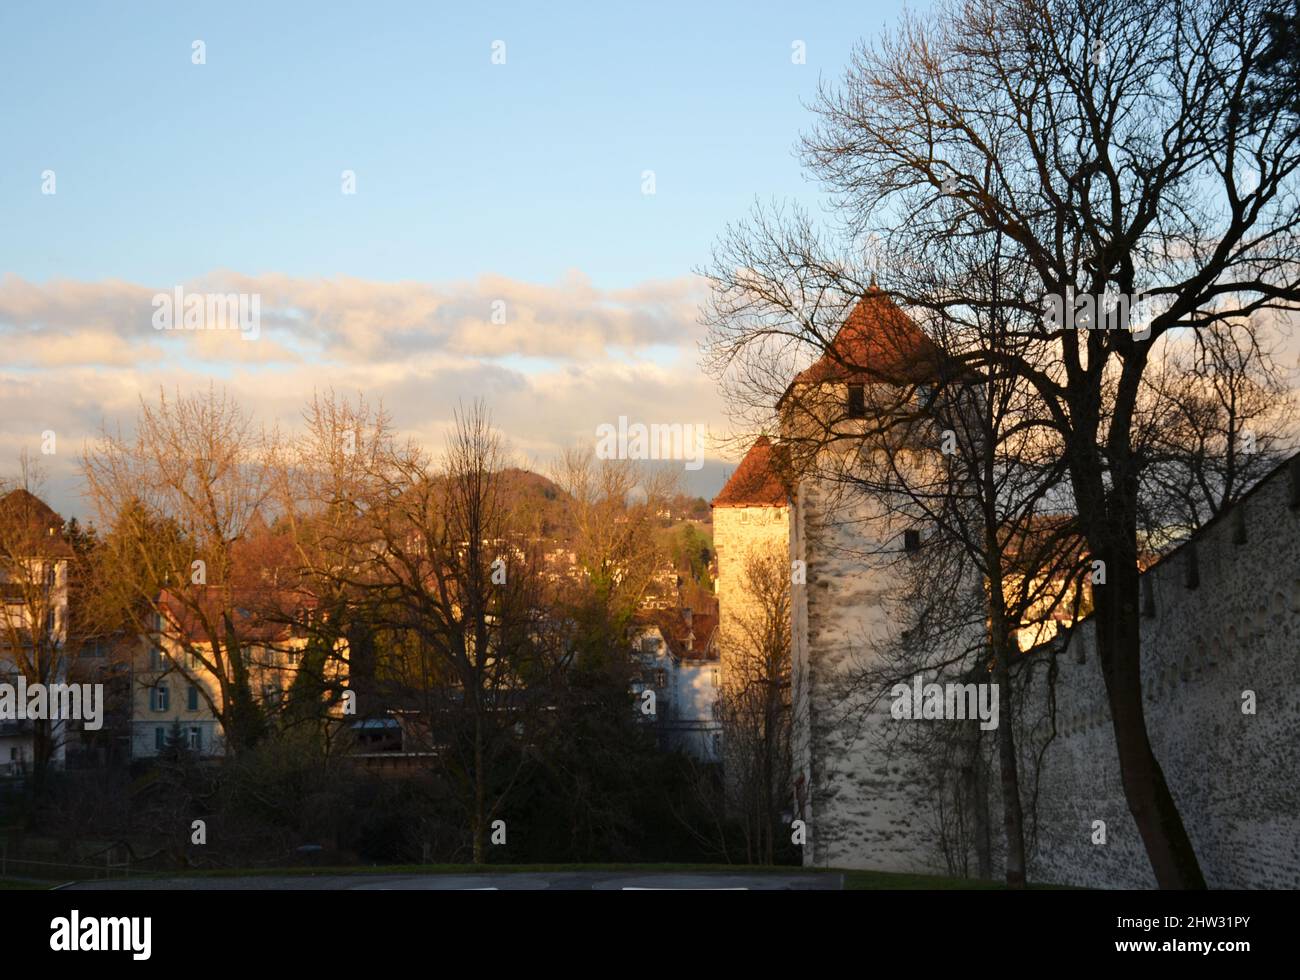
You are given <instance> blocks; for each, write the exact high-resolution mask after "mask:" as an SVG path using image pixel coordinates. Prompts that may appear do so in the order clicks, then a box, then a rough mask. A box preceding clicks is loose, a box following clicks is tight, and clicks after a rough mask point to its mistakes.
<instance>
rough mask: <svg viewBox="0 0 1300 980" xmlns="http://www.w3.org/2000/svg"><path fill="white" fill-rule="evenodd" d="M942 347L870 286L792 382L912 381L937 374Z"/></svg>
mask: <svg viewBox="0 0 1300 980" xmlns="http://www.w3.org/2000/svg"><path fill="white" fill-rule="evenodd" d="M942 363H943V352H942V351H940V350H939V348H938V347H937V346H935V343H934V341H932V340H931V339H930V338H929V337H927V336H926V335H925V333H924V331H922V330H921V328H920V327H918V326H917V325H916V324H915V323H914V322H913V321H912V318H911V317H909V316H908V315H907V314H906V313H904V312H903V311H902V310H901V309H899V308H898V305H897V304H896V303H895V302H894V301H893V300H892V299H890V298H889V297H888V296H886V295H885V294H884V293H883V292H881V291H880V289H879V288H878V287H875V286H872V287H871V288H870V289H868V290H867V294H866V295H865V296H863V297H862V299H860V300H858V303H857V305H856V306H854V307H853V310H852V312H850V313H849V315H848V317H847V318H846V319H845V321H844V323H843V325H842V326H841V327H840V329H839V330H838V331H837V332H836V334H835V337H834V338H833V339H832V340H831V342H830V344H828V345H827V349H826V351H825V353H823V354H822V356H821V357H819V358H818V359H817V360H816V361H815V362H814V363H813V364H812V365H811V366H810V367H808V368H807V369H806V370H804V371H801V372H799V374H797V375H795V379H794V381H793V382H791V384H790V387H789V388H787V389H786V392H785V395H782V396H781V400H782V401H784V400H785V398H786V396H788V395H789V394H790V389H792V388H793V387H794V386H795V385H796V384H816V383H818V382H822V381H861V382H864V383H868V384H869V383H872V382H885V383H889V384H912V383H918V382H923V381H928V380H931V379H933V378H935V377H936V375H937V374H938V373H939V370H940V367H941V366H942Z"/></svg>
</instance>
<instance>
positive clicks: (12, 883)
mask: <svg viewBox="0 0 1300 980" xmlns="http://www.w3.org/2000/svg"><path fill="white" fill-rule="evenodd" d="M49 887H50V886H49V883H48V882H44V881H30V880H28V879H26V878H0V892H5V891H46V890H48V889H49Z"/></svg>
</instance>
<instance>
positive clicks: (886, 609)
mask: <svg viewBox="0 0 1300 980" xmlns="http://www.w3.org/2000/svg"><path fill="white" fill-rule="evenodd" d="M901 534H902V528H901V527H895V526H893V525H891V523H890V522H889V521H888V520H886V519H885V518H883V517H882V516H881V514H880V513H879V512H878V511H877V510H875V509H874V508H873V507H872V506H871V505H870V504H869V503H868V502H867V501H866V500H865V499H864V498H862V497H861V496H856V497H854V496H844V495H842V494H839V493H838V492H837V491H836V489H835V487H834V485H828V484H825V483H822V482H820V481H816V480H805V481H803V482H801V484H800V486H799V493H798V497H797V499H796V504H795V508H794V514H793V519H792V521H791V530H790V540H791V555H792V557H793V558H802V559H803V560H804V561H805V562H806V569H807V583H806V585H804V586H803V587H798V586H796V587H795V588H794V589H793V593H792V600H793V608H794V611H793V615H792V645H793V649H792V671H793V679H792V687H793V691H792V699H793V710H794V732H793V736H792V738H793V755H794V768H795V779H796V794H797V795H798V796H801V797H802V799H803V803H804V805H803V819H804V820H805V821H806V823H807V828H808V844H807V845H806V846H805V848H804V864H805V865H808V866H818V867H836V868H874V869H877V870H884V871H933V870H938V869H937V866H936V862H937V860H938V850H937V846H936V842H935V839H934V835H933V833H932V831H931V829H930V825H929V822H928V821H927V820H926V819H925V814H926V812H927V811H928V809H929V806H930V801H929V800H928V799H927V798H926V796H925V794H924V791H923V787H922V781H921V780H920V779H918V774H917V773H916V772H915V771H914V769H913V768H912V766H911V765H910V763H909V762H908V761H907V760H906V759H905V758H903V757H901V756H898V755H895V754H894V753H893V752H892V751H891V749H890V746H889V744H888V742H889V739H888V738H887V735H888V729H889V726H891V725H892V724H895V723H894V722H893V719H891V718H890V715H889V702H888V701H881V702H880V703H878V704H876V705H875V706H874V707H873V708H871V709H868V707H867V701H868V700H869V699H868V698H866V696H865V695H864V694H863V693H862V692H860V691H859V692H853V691H850V690H848V689H847V688H846V683H847V682H848V681H850V680H851V679H852V678H853V676H854V675H855V674H857V673H859V672H860V671H861V670H862V669H863V668H864V667H867V666H870V665H873V664H874V663H876V661H877V658H878V655H879V649H880V648H881V646H883V645H884V644H885V643H886V642H887V641H888V640H889V638H890V637H891V635H892V630H893V625H892V623H893V621H894V619H893V617H892V616H891V614H890V608H891V605H892V603H893V602H895V601H896V599H897V592H898V588H899V584H900V582H899V575H898V574H897V570H896V568H894V567H893V566H894V565H895V563H896V562H897V561H898V560H899V550H900V549H901V548H902V541H901ZM801 776H802V777H803V781H802V788H800V786H799V777H801Z"/></svg>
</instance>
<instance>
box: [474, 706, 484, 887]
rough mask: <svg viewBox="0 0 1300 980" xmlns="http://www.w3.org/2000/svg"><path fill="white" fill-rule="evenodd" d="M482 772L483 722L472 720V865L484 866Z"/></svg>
mask: <svg viewBox="0 0 1300 980" xmlns="http://www.w3.org/2000/svg"><path fill="white" fill-rule="evenodd" d="M485 779H486V776H485V774H484V772H483V720H482V718H480V717H478V716H477V715H476V716H475V718H474V863H475V864H486V863H487V862H486V856H487V855H486V847H485V843H484V838H485V837H486V835H487V791H486V787H485V786H484V782H485Z"/></svg>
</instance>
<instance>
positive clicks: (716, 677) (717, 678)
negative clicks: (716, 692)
mask: <svg viewBox="0 0 1300 980" xmlns="http://www.w3.org/2000/svg"><path fill="white" fill-rule="evenodd" d="M713 686H714V687H721V686H722V677H721V671H719V670H718V668H717V667H714V668H713Z"/></svg>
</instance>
